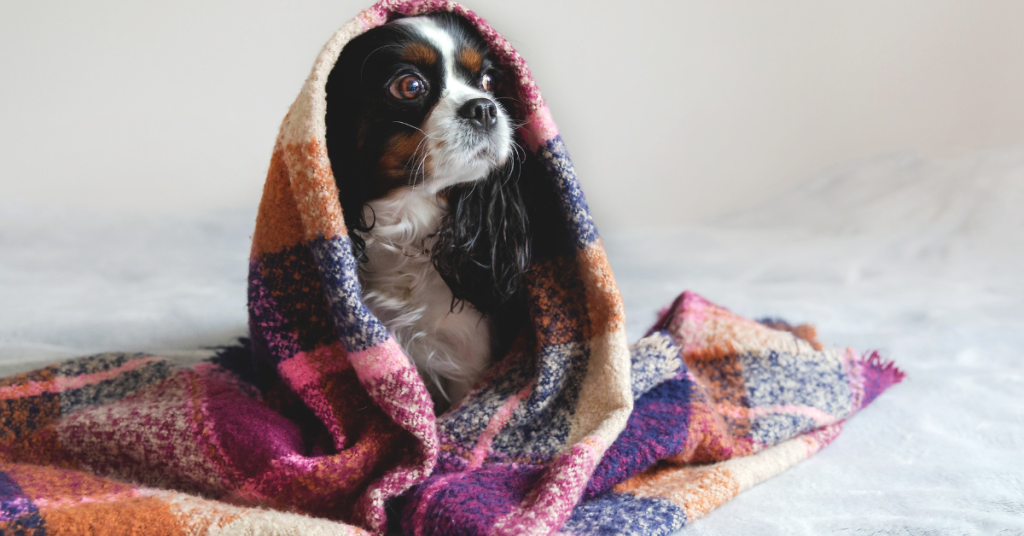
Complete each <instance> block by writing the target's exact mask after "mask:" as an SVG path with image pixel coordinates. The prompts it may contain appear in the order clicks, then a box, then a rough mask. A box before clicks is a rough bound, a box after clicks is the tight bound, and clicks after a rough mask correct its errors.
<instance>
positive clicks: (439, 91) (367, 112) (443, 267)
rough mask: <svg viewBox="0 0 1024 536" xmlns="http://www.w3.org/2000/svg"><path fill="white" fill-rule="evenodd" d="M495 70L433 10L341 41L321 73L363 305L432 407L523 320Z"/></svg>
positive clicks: (507, 101)
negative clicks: (413, 371)
mask: <svg viewBox="0 0 1024 536" xmlns="http://www.w3.org/2000/svg"><path fill="white" fill-rule="evenodd" d="M505 77H506V75H505V74H504V73H503V72H502V70H501V69H500V68H499V66H498V65H497V64H496V63H495V61H494V59H493V56H492V54H491V52H490V51H489V50H488V48H487V46H486V43H485V41H484V40H483V38H482V36H481V35H480V34H479V33H478V32H477V31H476V29H475V28H473V27H472V26H471V25H470V24H469V23H468V22H467V21H466V20H465V19H463V18H461V17H459V16H458V15H454V14H451V13H439V14H431V15H425V16H417V17H407V18H401V19H397V20H394V21H391V22H389V23H387V24H385V25H383V26H380V27H377V28H373V29H371V30H368V31H367V32H365V33H364V34H362V35H360V36H358V37H356V38H354V39H352V40H351V41H350V42H349V43H348V44H347V45H346V46H345V47H344V48H343V50H342V51H341V53H340V54H339V57H338V60H337V62H336V63H335V66H334V68H333V69H332V71H331V73H330V75H329V77H328V80H327V86H326V89H327V112H326V126H327V133H326V141H327V152H328V157H329V159H330V161H331V166H332V169H333V172H334V176H335V182H336V183H337V186H338V191H339V198H340V201H341V205H342V209H343V212H344V215H345V225H346V226H347V227H348V231H349V237H350V238H351V240H352V244H353V253H354V254H355V256H356V258H357V259H359V279H360V284H361V286H362V291H363V301H364V303H365V304H366V305H367V306H368V307H369V309H370V310H371V311H372V312H373V313H374V315H376V316H377V318H378V319H380V321H381V322H383V323H384V325H385V326H386V327H387V328H388V329H389V331H390V332H391V333H392V334H393V335H394V336H395V338H396V339H397V341H398V342H399V344H400V345H401V346H402V348H403V349H404V350H405V352H406V355H408V356H409V358H410V359H411V360H412V362H413V364H414V365H415V366H416V368H417V369H418V370H419V372H420V374H421V376H422V377H423V379H424V382H425V383H426V385H427V387H428V390H429V392H430V394H431V396H432V398H433V399H434V403H435V411H437V412H438V413H440V412H442V411H444V410H445V409H447V408H448V407H450V406H451V405H452V404H455V403H457V402H458V401H459V400H460V399H462V398H463V397H464V396H465V395H466V394H467V393H468V392H469V391H470V389H471V387H472V385H473V383H474V382H475V381H476V380H477V379H479V377H480V376H481V374H482V373H483V372H484V370H485V369H486V368H487V367H488V365H490V363H491V360H492V357H493V356H496V355H499V354H500V352H502V351H503V350H504V349H506V348H507V346H508V345H509V342H510V341H509V339H510V337H511V336H510V335H508V334H509V333H514V332H515V326H516V325H517V324H516V323H517V321H518V320H522V319H525V312H524V311H525V309H524V307H525V306H524V305H523V304H524V303H525V300H524V299H523V293H524V279H525V277H526V274H527V271H528V266H529V263H530V256H531V249H530V248H531V241H530V234H529V218H528V215H527V206H526V205H527V203H526V201H525V198H524V195H523V192H522V191H521V188H520V184H519V180H518V178H519V173H520V166H519V165H520V164H521V162H522V160H523V157H524V156H525V153H524V152H523V151H522V150H521V149H520V148H519V145H518V144H517V143H516V141H515V139H514V132H515V128H516V119H515V117H514V113H515V104H516V100H515V99H514V97H513V96H512V95H513V94H512V93H511V92H509V91H506V89H507V84H508V83H509V81H508V80H506V79H505ZM503 95H504V96H503Z"/></svg>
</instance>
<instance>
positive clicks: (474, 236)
mask: <svg viewBox="0 0 1024 536" xmlns="http://www.w3.org/2000/svg"><path fill="white" fill-rule="evenodd" d="M509 165H511V166H513V168H512V169H511V170H509V169H508V168H503V169H499V170H497V171H495V172H494V173H491V175H490V176H489V177H488V178H487V179H485V180H483V181H479V182H475V183H470V184H464V185H457V186H454V187H452V188H450V189H449V190H448V191H447V196H448V212H447V214H446V215H445V216H444V219H443V220H442V222H441V227H440V229H439V230H438V234H437V242H435V244H434V249H433V251H432V260H433V263H434V268H436V269H437V271H438V273H439V274H440V275H441V278H442V279H444V281H445V283H447V284H448V287H449V288H451V290H452V294H453V296H454V298H453V301H452V309H453V310H454V309H455V308H456V307H459V306H460V304H461V302H464V301H465V302H469V303H470V304H471V305H473V307H475V308H476V309H477V310H479V311H480V312H482V313H485V314H495V313H497V312H498V311H499V310H500V309H501V308H503V307H504V306H506V305H507V304H509V302H512V301H515V299H516V298H517V297H518V296H519V295H520V294H521V291H522V290H523V287H524V280H525V276H526V272H527V270H528V269H529V265H530V259H531V257H532V251H531V245H530V229H529V218H528V217H527V207H526V203H525V201H524V196H523V193H522V191H521V190H520V184H519V176H518V175H519V164H518V161H517V160H516V159H515V158H514V157H513V158H512V160H511V161H510V164H509Z"/></svg>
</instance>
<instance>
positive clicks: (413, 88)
mask: <svg viewBox="0 0 1024 536" xmlns="http://www.w3.org/2000/svg"><path fill="white" fill-rule="evenodd" d="M426 92H427V83H426V82H424V81H423V79H422V78H420V77H418V76H416V75H414V74H407V75H405V76H403V77H401V78H399V79H397V80H395V81H394V82H392V83H391V94H392V95H394V96H395V98H397V99H402V100H409V99H415V98H416V97H419V96H420V95H422V94H424V93H426Z"/></svg>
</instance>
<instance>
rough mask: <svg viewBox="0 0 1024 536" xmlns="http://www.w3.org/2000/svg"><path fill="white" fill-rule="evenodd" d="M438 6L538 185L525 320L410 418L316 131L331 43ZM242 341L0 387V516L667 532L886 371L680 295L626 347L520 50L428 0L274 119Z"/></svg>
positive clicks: (155, 527)
mask: <svg viewBox="0 0 1024 536" xmlns="http://www.w3.org/2000/svg"><path fill="white" fill-rule="evenodd" d="M434 10H451V11H454V12H456V13H458V14H461V15H462V16H464V17H466V18H467V19H468V20H469V21H471V22H472V23H473V24H474V25H476V26H477V27H478V28H479V29H480V31H481V32H482V34H483V35H484V36H485V37H486V38H487V40H488V41H489V42H490V45H491V47H492V49H493V50H494V51H496V53H497V56H498V59H499V61H500V64H501V65H502V66H503V68H504V69H506V70H507V72H509V73H511V74H512V77H513V78H514V79H515V80H516V82H517V89H518V95H519V101H520V103H519V109H518V110H517V111H516V112H517V114H518V115H519V116H520V117H521V118H522V120H523V121H524V123H525V124H524V126H523V127H521V128H520V129H519V131H518V133H517V137H518V141H519V142H520V144H521V145H522V146H523V147H525V148H526V149H527V160H528V162H527V165H526V166H525V169H526V170H529V173H527V172H524V176H523V179H522V180H524V181H527V182H526V183H525V184H524V187H526V188H531V189H533V191H535V192H539V193H538V198H540V199H546V200H547V202H546V203H545V204H544V206H543V207H542V208H543V210H544V211H545V212H544V218H545V219H544V221H543V225H542V226H540V227H539V229H540V230H539V231H537V233H536V236H535V240H536V242H537V247H536V251H537V252H538V254H537V258H536V259H535V262H534V265H533V266H532V269H531V271H530V278H529V282H528V289H529V291H528V294H529V311H530V321H529V322H528V324H527V327H526V329H524V330H523V332H522V333H521V335H520V336H519V338H518V339H517V342H516V343H515V344H514V345H513V347H512V349H511V350H510V351H509V353H508V354H507V355H506V356H504V357H503V358H502V359H501V360H500V361H499V362H498V363H497V364H495V365H494V366H493V367H492V369H491V370H490V371H489V373H488V374H487V375H486V376H485V378H484V379H483V380H482V381H481V383H480V384H478V385H477V386H476V387H475V388H474V390H473V392H472V393H471V394H470V395H469V397H468V398H467V399H466V400H464V401H463V402H462V403H461V404H459V405H458V406H456V407H454V408H452V409H451V410H449V411H448V412H446V413H445V414H443V415H441V416H439V417H437V418H435V416H434V414H433V411H432V406H431V401H430V398H429V396H428V395H427V391H426V389H425V387H424V384H423V382H422V380H421V379H420V377H419V375H418V374H417V372H416V370H415V369H414V368H413V367H412V365H411V364H410V363H409V360H408V359H407V358H406V357H405V355H404V354H403V352H402V349H401V348H400V347H399V345H398V344H397V343H396V342H395V340H394V338H393V337H392V336H391V335H390V334H389V333H388V331H387V329H385V328H384V326H383V325H382V324H381V323H380V322H379V321H378V320H377V319H376V318H374V316H373V315H372V314H371V313H370V312H369V311H368V310H367V308H366V307H365V306H364V304H363V303H362V301H361V299H360V288H359V282H358V279H357V275H356V261H355V259H354V258H353V256H352V252H351V244H350V243H349V239H348V237H347V234H346V230H345V228H344V224H343V218H342V214H341V207H340V204H339V202H338V198H337V196H338V192H337V189H336V188H335V185H334V178H333V175H332V171H331V165H330V163H329V162H328V160H327V153H326V151H325V149H324V132H325V127H324V110H325V93H324V86H325V83H326V80H327V75H328V73H329V72H330V70H331V67H332V66H333V63H334V61H335V59H336V58H337V56H338V53H339V51H340V50H341V48H342V47H343V46H344V45H345V43H346V42H347V41H348V40H350V39H351V38H352V37H354V36H356V35H358V34H360V33H361V32H364V31H366V30H367V29H369V28H371V27H374V26H376V25H380V24H383V23H384V22H386V21H387V20H389V19H390V18H393V17H395V16H399V15H411V14H420V13H424V12H428V11H434ZM249 314H250V324H249V327H250V334H251V339H250V341H251V342H250V344H248V345H246V346H245V347H241V348H234V349H230V350H228V351H226V352H224V353H223V354H222V355H221V356H220V358H219V359H217V360H215V361H213V362H209V363H204V364H201V365H198V366H194V367H190V368H177V367H175V366H174V365H172V364H171V363H169V362H168V361H166V360H163V359H160V358H158V357H154V356H147V355H127V354H102V355H97V356H91V357H85V358H79V359H74V360H71V361H67V362H64V363H61V364H59V365H54V366H51V367H47V368H45V369H42V370H37V371H34V372H31V373H28V374H24V375H20V376H16V377H11V378H6V379H3V380H0V408H2V409H0V415H2V423H0V533H4V534H22V533H24V534H40V535H42V534H211V535H212V534H277V533H282V534H365V533H367V532H370V533H378V534H381V533H384V532H385V531H387V530H389V528H388V527H389V522H390V524H391V525H390V526H391V530H396V531H397V530H401V531H402V532H404V533H406V534H415V535H417V536H420V535H424V536H425V535H439V536H440V535H452V534H466V535H471V534H472V535H483V534H538V535H540V534H544V535H546V534H567V535H568V534H642V535H655V534H669V533H670V532H672V531H674V530H677V529H678V528H680V527H682V526H683V525H684V524H686V523H687V522H689V521H691V520H693V519H696V518H697V517H700V516H701V515H703V514H705V513H707V512H708V511H710V510H711V509H713V508H715V507H716V506H718V505H720V504H722V503H724V502H725V501H728V500H729V499H730V498H731V497H733V496H735V495H736V494H737V493H739V492H740V491H743V490H744V489H747V488H749V487H751V486H753V485H756V484H757V483H759V482H761V481H763V480H765V479H767V478H769V477H771V476H772V475H774V474H777V473H778V472H781V471H783V470H785V469H786V468H788V467H790V466H792V465H793V464H795V463H797V462H799V461H800V460H803V459H805V458H807V457H808V456H810V455H811V454H813V453H815V452H816V451H818V450H819V449H820V448H822V447H823V446H825V445H827V444H828V443H829V442H830V441H831V440H832V439H833V438H835V437H836V435H837V434H838V433H839V431H840V430H841V428H842V425H843V422H844V420H845V419H846V418H848V417H850V416H851V415H852V414H853V413H855V412H857V411H858V410H859V409H861V408H862V407H864V406H865V405H866V404H868V403H869V402H870V401H871V400H873V399H874V398H875V397H876V396H878V395H879V394H880V393H881V392H882V391H884V390H885V389H886V388H888V387H889V386H890V385H892V384H894V383H896V382H898V381H899V380H900V379H901V377H902V374H901V373H900V372H899V371H898V370H897V369H895V368H894V367H893V366H892V365H891V364H885V363H883V362H882V361H880V360H879V358H878V357H877V355H875V354H871V355H870V356H868V357H861V356H859V355H858V354H856V353H854V352H853V351H851V350H846V349H823V348H822V347H821V345H820V344H819V343H818V342H817V341H816V340H815V338H814V335H813V330H812V329H810V328H809V327H806V326H799V327H795V328H794V327H791V326H789V325H787V324H785V323H783V322H777V321H776V322H769V321H765V322H754V321H751V320H747V319H744V318H741V317H739V316H736V315H734V314H732V313H730V312H729V311H728V310H726V309H724V308H722V307H719V306H717V305H714V304H712V303H709V302H708V301H706V300H705V299H703V298H701V297H700V296H698V295H696V294H693V293H689V292H687V293H684V294H682V295H681V296H679V297H678V298H676V300H675V301H674V302H673V303H672V304H671V305H670V306H669V307H667V308H666V309H665V310H664V311H663V312H662V313H661V315H660V319H659V320H658V322H657V324H656V325H655V326H654V327H653V328H652V329H651V331H650V332H649V333H648V334H647V335H646V336H645V337H644V338H642V339H641V340H640V341H638V342H637V343H635V344H633V345H632V346H630V345H628V344H627V342H626V338H625V331H624V316H623V307H622V301H621V298H620V296H619V293H618V290H617V288H616V285H615V280H614V278H613V276H612V272H611V270H610V268H609V266H608V263H607V259H606V257H605V253H604V249H603V247H602V245H601V240H600V238H599V236H598V234H597V231H596V228H595V226H594V223H593V221H592V220H591V218H590V215H589V213H588V210H587V205H586V201H585V200H584V197H583V193H582V191H581V189H580V185H579V182H578V181H577V178H576V175H575V173H574V171H573V166H572V163H571V162H570V161H569V158H568V156H567V154H566V151H565V147H564V145H563V143H562V140H561V138H560V137H559V136H558V131H557V128H556V126H555V124H554V122H553V121H552V120H551V117H550V114H549V113H548V110H547V108H546V107H545V105H544V103H543V100H542V99H541V96H540V93H539V92H538V90H537V87H536V84H534V82H533V80H532V78H531V77H530V73H529V71H528V69H527V67H526V64H525V63H524V62H523V60H522V58H521V57H520V56H519V55H518V54H517V53H516V52H515V51H514V50H513V49H512V47H511V46H510V45H509V44H508V42H507V41H505V40H504V39H503V38H502V37H501V36H499V35H498V34H497V32H495V31H494V30H493V29H491V28H490V27H489V26H487V24H486V23H485V22H484V21H483V20H482V19H480V18H479V17H477V16H476V15H475V14H473V13H472V12H470V11H468V10H466V9H465V8H463V7H462V6H459V5H457V4H454V3H451V2H446V1H438V0H432V1H383V2H381V3H379V4H377V5H374V6H372V7H370V8H369V9H367V10H366V11H364V12H363V13H361V14H360V15H359V16H358V17H356V18H355V19H354V20H352V21H350V22H349V23H348V24H346V25H345V26H343V27H342V28H341V29H340V30H339V31H338V32H337V33H336V34H335V35H334V37H332V39H331V40H330V41H329V42H328V43H327V45H326V46H325V47H324V49H323V51H322V52H321V54H320V56H319V57H318V59H317V61H316V64H315V65H314V68H313V71H312V73H311V74H310V76H309V78H308V79H307V80H306V83H305V85H304V86H303V88H302V91H301V93H300V94H299V96H298V98H297V99H296V101H295V103H294V104H293V105H292V107H291V109H290V111H289V113H288V115H287V116H286V117H285V119H284V122H283V124H282V126H281V131H280V135H279V137H278V140H277V143H276V145H275V148H274V152H273V156H272V159H271V164H270V170H269V172H268V176H267V180H266V185H265V189H264V194H263V200H262V202H261V205H260V210H259V217H258V220H257V224H256V231H255V234H254V236H253V245H252V256H251V261H250V271H249Z"/></svg>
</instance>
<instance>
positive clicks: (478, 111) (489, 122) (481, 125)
mask: <svg viewBox="0 0 1024 536" xmlns="http://www.w3.org/2000/svg"><path fill="white" fill-rule="evenodd" d="M459 115H460V116H461V117H465V118H466V119H467V120H468V121H469V123H470V124H471V125H473V127H475V128H477V129H479V130H483V131H484V132H486V131H488V130H490V129H491V127H493V126H494V125H495V124H496V123H497V122H498V107H497V106H495V105H494V102H492V101H491V99H483V98H480V99H469V100H468V101H466V104H463V105H462V107H461V108H459Z"/></svg>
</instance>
